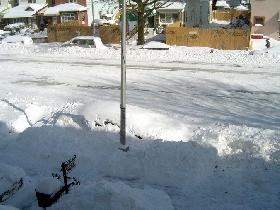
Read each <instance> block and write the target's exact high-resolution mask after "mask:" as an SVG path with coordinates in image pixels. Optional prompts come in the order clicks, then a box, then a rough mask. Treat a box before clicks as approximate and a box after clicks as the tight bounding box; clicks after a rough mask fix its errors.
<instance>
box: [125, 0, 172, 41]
mask: <svg viewBox="0 0 280 210" xmlns="http://www.w3.org/2000/svg"><path fill="white" fill-rule="evenodd" d="M172 3H173V2H171V1H170V0H131V4H129V6H130V7H131V10H132V11H135V12H136V13H137V16H138V21H137V23H138V38H137V44H138V45H142V44H144V43H145V38H144V30H145V22H146V20H147V18H148V17H149V16H150V15H151V14H153V12H154V11H155V10H157V9H159V8H164V7H167V6H169V5H170V4H172Z"/></svg>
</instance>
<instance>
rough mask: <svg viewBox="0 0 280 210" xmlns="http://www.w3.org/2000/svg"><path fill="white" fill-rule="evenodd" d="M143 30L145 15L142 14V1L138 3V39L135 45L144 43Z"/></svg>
mask: <svg viewBox="0 0 280 210" xmlns="http://www.w3.org/2000/svg"><path fill="white" fill-rule="evenodd" d="M144 30H145V15H144V5H143V3H142V2H139V3H138V39H137V45H142V44H144V43H145V37H144Z"/></svg>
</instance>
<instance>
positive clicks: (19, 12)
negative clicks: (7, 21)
mask: <svg viewBox="0 0 280 210" xmlns="http://www.w3.org/2000/svg"><path fill="white" fill-rule="evenodd" d="M46 6H47V4H26V5H19V6H16V7H13V8H10V9H9V10H8V11H7V12H6V13H5V14H4V18H27V17H33V16H34V15H35V14H36V13H37V12H38V11H39V10H41V9H43V8H44V7H46Z"/></svg>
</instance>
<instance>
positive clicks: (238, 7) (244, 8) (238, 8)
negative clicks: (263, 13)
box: [234, 5, 249, 11]
mask: <svg viewBox="0 0 280 210" xmlns="http://www.w3.org/2000/svg"><path fill="white" fill-rule="evenodd" d="M234 9H236V10H239V11H247V10H249V9H248V8H247V7H245V6H243V5H239V6H237V7H234Z"/></svg>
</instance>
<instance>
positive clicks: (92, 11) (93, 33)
mask: <svg viewBox="0 0 280 210" xmlns="http://www.w3.org/2000/svg"><path fill="white" fill-rule="evenodd" d="M91 13H92V35H93V36H94V35H95V24H94V6H93V0H91Z"/></svg>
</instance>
